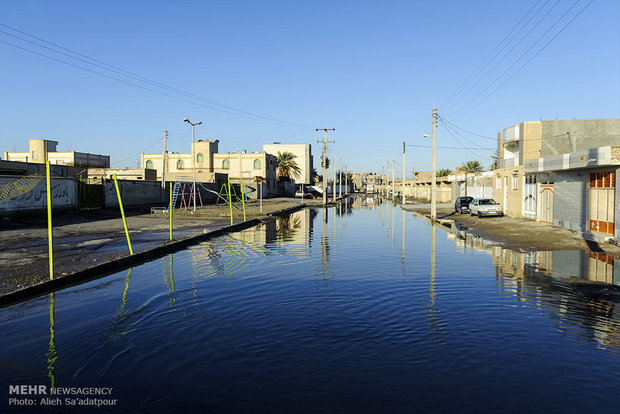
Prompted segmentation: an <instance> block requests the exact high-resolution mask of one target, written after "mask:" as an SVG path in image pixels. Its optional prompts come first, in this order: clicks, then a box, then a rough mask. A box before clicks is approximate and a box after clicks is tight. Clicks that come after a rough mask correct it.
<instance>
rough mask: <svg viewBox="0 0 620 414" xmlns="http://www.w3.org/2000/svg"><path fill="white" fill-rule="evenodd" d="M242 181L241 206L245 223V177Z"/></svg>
mask: <svg viewBox="0 0 620 414" xmlns="http://www.w3.org/2000/svg"><path fill="white" fill-rule="evenodd" d="M240 180H241V204H242V205H243V221H245V193H244V192H243V177H241V178H240Z"/></svg>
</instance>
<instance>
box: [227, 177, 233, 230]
mask: <svg viewBox="0 0 620 414" xmlns="http://www.w3.org/2000/svg"><path fill="white" fill-rule="evenodd" d="M228 206H229V207H230V225H231V226H232V224H233V216H232V198H231V196H230V177H228Z"/></svg>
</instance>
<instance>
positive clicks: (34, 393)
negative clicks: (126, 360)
mask: <svg viewBox="0 0 620 414" xmlns="http://www.w3.org/2000/svg"><path fill="white" fill-rule="evenodd" d="M112 392H113V388H112V387H48V386H47V385H9V401H8V404H9V405H10V406H25V407H27V406H31V407H38V406H41V407H45V406H69V407H73V406H76V407H77V406H89V407H110V406H115V405H116V404H117V402H118V400H117V399H116V398H112Z"/></svg>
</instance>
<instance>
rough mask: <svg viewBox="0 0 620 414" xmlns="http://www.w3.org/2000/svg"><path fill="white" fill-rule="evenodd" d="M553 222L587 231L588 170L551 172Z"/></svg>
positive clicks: (560, 225)
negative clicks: (552, 182)
mask: <svg viewBox="0 0 620 414" xmlns="http://www.w3.org/2000/svg"><path fill="white" fill-rule="evenodd" d="M551 178H552V180H553V181H554V184H553V192H554V195H553V224H554V225H555V226H558V227H564V228H566V229H570V230H576V231H587V230H588V226H587V224H586V222H587V214H588V197H587V191H588V172H587V171H584V170H581V171H566V172H558V173H555V174H552V176H551Z"/></svg>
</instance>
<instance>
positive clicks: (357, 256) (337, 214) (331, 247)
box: [0, 198, 620, 413]
mask: <svg viewBox="0 0 620 414" xmlns="http://www.w3.org/2000/svg"><path fill="white" fill-rule="evenodd" d="M599 262H600V263H599ZM614 266H615V264H614V263H613V261H611V263H610V260H609V259H608V258H605V257H592V256H586V255H585V253H583V252H530V253H518V252H512V251H509V250H505V249H501V248H499V247H497V246H492V245H489V243H487V242H485V241H484V240H482V239H476V238H472V237H471V236H469V235H467V234H465V233H463V232H457V234H456V235H455V234H452V233H449V232H447V231H446V230H444V229H442V228H439V227H437V226H431V225H430V223H428V222H427V221H425V220H423V219H420V218H416V217H414V216H413V215H412V214H411V213H405V212H403V211H402V210H400V208H398V207H394V206H392V205H391V204H387V203H381V202H380V201H379V200H376V199H374V200H373V199H362V198H357V199H354V200H353V201H352V202H350V204H348V205H347V206H346V207H344V206H343V207H340V208H329V209H327V210H323V209H316V210H313V209H307V210H303V211H299V212H297V213H294V214H293V215H291V216H290V217H288V218H285V219H277V220H274V221H272V222H268V223H264V224H262V225H260V226H258V227H256V228H252V229H248V230H246V231H243V232H240V233H237V234H234V235H230V236H224V237H220V238H217V239H213V240H211V241H209V242H205V243H203V244H200V245H197V246H194V247H192V248H190V249H188V250H186V251H183V252H179V253H176V254H174V255H169V256H166V257H163V258H161V259H159V260H156V261H153V262H149V263H146V264H144V265H141V266H138V267H135V268H133V269H131V270H129V271H125V272H121V273H117V274H114V275H111V276H108V277H105V278H102V279H99V280H96V281H92V282H89V283H87V284H83V285H80V286H77V287H73V288H69V289H65V290H60V291H57V292H55V293H53V294H49V295H46V296H42V297H39V298H36V299H33V300H30V301H27V302H23V303H20V304H16V305H13V306H10V307H6V308H3V309H0V351H1V354H0V388H1V389H3V390H4V395H3V396H2V399H3V400H2V401H0V411H6V410H9V409H11V408H14V409H15V410H16V411H20V412H22V411H31V412H67V411H69V412H72V411H75V412H139V413H142V412H155V413H157V412H162V413H168V412H188V411H189V412H193V411H199V412H242V413H257V412H258V413H261V412H265V413H277V412H287V413H299V412H302V413H306V412H307V413H317V412H321V413H323V412H325V413H327V412H329V413H333V412H352V413H376V412H393V413H404V412H407V413H410V412H420V413H438V412H451V413H466V412H471V413H481V412H488V413H500V412H515V413H525V412H528V413H531V412H545V413H548V412H562V413H571V412H575V413H578V412H586V411H587V412H597V413H606V412H609V413H611V412H617V411H618V407H619V406H620V393H619V392H618V387H619V385H620V381H619V380H620V320H619V317H620V315H619V313H618V312H619V311H618V310H617V309H616V304H617V299H615V298H614V297H613V296H610V295H605V294H599V293H600V292H599V293H597V291H596V290H588V291H587V293H584V291H581V290H579V289H576V288H574V286H573V285H572V284H570V283H567V282H568V281H571V280H573V279H582V280H585V279H591V280H597V281H603V282H607V283H616V282H617V280H615V279H614V276H615V275H614V271H615V268H614ZM5 270H6V269H5ZM556 273H557V274H556ZM24 384H25V385H35V384H37V385H39V384H42V385H45V388H46V389H47V390H48V391H49V387H52V386H54V387H59V388H67V387H78V388H79V389H84V388H86V387H88V388H97V389H100V388H102V387H105V388H108V387H111V388H112V389H111V390H110V395H104V396H98V398H109V399H115V400H116V401H115V402H114V404H115V405H113V406H110V405H107V406H101V407H93V406H68V405H67V404H68V403H69V401H65V400H64V396H63V399H61V400H62V401H61V405H60V406H53V407H51V406H45V407H42V406H40V405H37V406H31V407H23V406H20V407H15V406H9V405H8V401H9V398H11V397H15V395H13V394H11V395H9V391H10V388H9V387H10V386H12V385H24ZM44 396H45V395H40V394H37V395H34V396H33V395H18V396H17V397H20V398H22V397H32V398H33V399H34V400H35V403H36V404H40V400H41V397H44ZM72 397H75V398H74V400H73V402H74V403H75V401H77V400H79V399H80V398H85V396H84V395H79V396H75V395H72ZM86 397H87V396H86ZM109 403H110V402H109ZM110 404H111V403H110Z"/></svg>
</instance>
